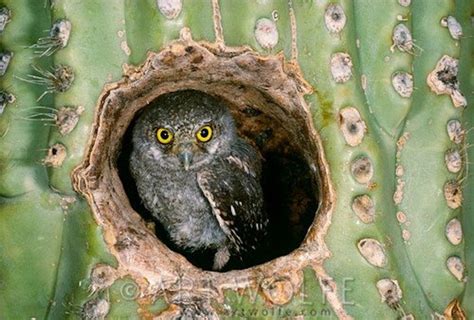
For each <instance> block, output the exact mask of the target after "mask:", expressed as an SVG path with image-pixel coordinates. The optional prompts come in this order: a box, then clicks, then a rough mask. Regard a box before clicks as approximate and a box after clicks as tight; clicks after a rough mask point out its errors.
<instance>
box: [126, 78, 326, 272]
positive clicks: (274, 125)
mask: <svg viewBox="0 0 474 320" xmlns="http://www.w3.org/2000/svg"><path fill="white" fill-rule="evenodd" d="M203 91H204V90H203ZM239 92H240V93H242V95H240V97H246V98H245V99H232V96H233V95H234V94H236V93H239ZM205 93H207V94H210V95H212V96H214V97H215V98H217V99H220V100H221V101H222V102H223V103H224V104H225V105H227V106H228V108H229V109H230V111H231V113H232V115H233V118H234V120H235V124H236V126H237V129H238V133H239V135H240V136H241V137H242V138H244V139H245V140H247V141H248V142H249V143H251V144H252V145H253V146H254V147H255V148H256V149H257V150H258V151H259V152H260V154H261V156H262V159H263V160H262V169H263V170H262V177H261V185H262V189H263V193H264V202H265V210H266V211H267V213H268V217H269V220H270V224H269V230H268V233H269V236H268V241H267V244H266V245H265V246H264V248H263V249H262V251H260V252H257V253H256V254H254V255H253V256H249V257H246V259H245V260H244V261H240V260H237V259H232V260H231V261H230V263H229V264H228V265H227V266H226V267H225V268H224V269H223V270H222V271H227V270H233V269H243V268H248V267H252V266H255V265H258V264H261V263H264V262H266V261H270V260H272V259H274V258H277V257H280V256H284V255H286V254H288V253H290V252H291V251H293V250H294V249H296V248H298V247H299V246H300V245H301V243H302V242H303V240H304V238H305V236H306V234H307V232H308V230H309V228H310V226H311V224H312V223H313V221H314V219H315V214H316V212H317V210H318V207H319V203H320V199H319V195H320V193H321V192H320V187H319V183H318V182H319V181H320V177H319V173H318V170H317V169H316V168H317V166H316V162H317V161H316V159H317V156H316V154H315V152H316V149H315V147H314V145H315V144H314V141H312V139H311V137H310V134H309V128H308V125H307V121H306V119H305V118H304V116H303V115H302V113H301V112H295V111H294V110H293V111H291V106H280V105H278V104H277V103H276V102H275V101H273V100H272V99H271V97H269V96H267V95H266V94H265V93H263V92H260V91H258V90H256V89H254V88H251V87H246V86H238V87H233V88H222V90H219V91H218V93H217V92H209V90H206V92H205ZM145 107H146V106H145ZM139 114H140V112H137V114H136V115H135V118H134V119H133V120H132V121H131V123H130V125H129V127H128V129H127V131H126V133H125V135H124V137H123V139H122V147H121V150H120V153H119V155H118V158H117V168H118V173H119V176H120V179H121V181H122V183H123V187H124V190H125V192H126V194H127V196H128V198H129V201H130V204H131V206H132V208H133V209H134V210H135V211H136V212H138V213H139V214H140V215H141V216H142V217H143V219H144V220H145V221H146V222H147V225H148V226H149V227H150V228H152V229H153V231H154V232H155V234H156V236H157V237H158V238H159V239H160V240H161V241H162V242H163V243H165V244H166V245H167V246H168V247H169V248H170V249H171V250H173V251H175V252H178V253H180V254H182V255H183V256H185V257H186V258H187V259H188V261H190V262H191V263H192V264H193V265H195V266H197V267H199V268H202V269H205V270H211V268H212V261H213V259H212V258H213V254H214V253H215V252H194V253H189V252H185V251H181V250H180V249H179V248H177V247H176V246H174V245H173V243H172V242H171V241H170V240H169V238H168V236H167V234H166V232H165V230H164V228H163V227H162V226H161V225H160V223H159V222H158V221H157V220H156V219H154V218H153V216H152V215H151V213H150V212H148V210H147V209H146V208H145V207H144V206H143V205H142V202H141V199H140V197H139V195H138V192H137V188H136V185H135V182H134V179H133V178H132V176H131V173H130V171H129V165H128V163H129V158H130V154H131V151H132V143H131V136H132V128H133V125H134V123H135V121H136V119H137V117H138V116H139Z"/></svg>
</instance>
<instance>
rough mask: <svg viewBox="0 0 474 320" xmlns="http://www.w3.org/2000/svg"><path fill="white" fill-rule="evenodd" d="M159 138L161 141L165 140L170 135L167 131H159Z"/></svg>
mask: <svg viewBox="0 0 474 320" xmlns="http://www.w3.org/2000/svg"><path fill="white" fill-rule="evenodd" d="M160 136H161V139H163V140H166V139H168V138H169V137H170V134H169V133H168V131H161V133H160Z"/></svg>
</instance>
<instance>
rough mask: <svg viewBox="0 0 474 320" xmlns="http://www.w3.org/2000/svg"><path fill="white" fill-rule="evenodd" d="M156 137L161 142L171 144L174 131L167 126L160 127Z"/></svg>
mask: <svg viewBox="0 0 474 320" xmlns="http://www.w3.org/2000/svg"><path fill="white" fill-rule="evenodd" d="M156 138H157V139H158V142H159V143H161V144H169V143H171V141H173V133H172V132H171V131H170V130H168V129H166V128H160V129H158V131H156Z"/></svg>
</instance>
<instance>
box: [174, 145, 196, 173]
mask: <svg viewBox="0 0 474 320" xmlns="http://www.w3.org/2000/svg"><path fill="white" fill-rule="evenodd" d="M177 151H178V158H179V160H180V161H181V163H182V164H183V167H184V170H188V169H189V167H190V166H191V164H192V163H193V152H192V145H191V144H188V143H183V144H181V145H178V150H177Z"/></svg>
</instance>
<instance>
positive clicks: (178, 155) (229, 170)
mask: <svg viewBox="0 0 474 320" xmlns="http://www.w3.org/2000/svg"><path fill="white" fill-rule="evenodd" d="M132 143H133V150H132V153H131V157H130V169H131V170H130V171H131V173H132V176H133V178H134V179H135V182H136V185H137V189H138V194H139V196H140V198H141V200H142V202H143V204H144V205H145V207H146V208H147V209H148V210H149V211H150V212H151V214H152V215H153V216H154V217H155V218H156V219H157V220H158V221H159V222H160V223H161V225H162V226H163V227H164V229H165V230H166V232H167V233H168V235H169V238H170V239H171V241H172V242H173V243H174V245H176V246H177V247H178V248H179V249H181V250H183V251H185V252H191V253H192V252H196V251H200V250H209V249H210V250H212V252H213V255H214V260H213V269H214V270H220V269H222V268H223V267H224V266H225V265H226V264H227V262H228V261H229V259H230V258H231V257H237V258H240V259H241V258H242V257H243V256H245V255H246V254H248V253H251V252H254V251H255V250H257V249H258V247H259V245H261V243H262V241H263V240H264V238H265V237H266V230H267V225H268V219H267V217H266V215H265V212H264V210H263V195H262V188H261V185H260V171H261V161H260V157H259V155H258V154H257V152H256V151H255V150H254V148H253V147H252V146H251V145H250V144H248V143H247V142H246V141H245V140H243V139H242V138H240V137H239V136H238V135H237V131H236V127H235V124H234V121H233V118H232V116H231V114H230V112H229V110H228V108H227V107H226V106H225V105H224V104H223V103H222V102H220V101H218V100H216V99H215V98H213V97H211V96H209V95H207V94H205V93H202V92H199V91H193V90H185V91H178V92H174V93H169V94H166V95H163V96H160V97H159V98H158V99H156V100H155V101H154V102H152V103H151V104H150V105H149V106H147V107H146V108H145V110H144V111H143V113H142V114H141V115H140V116H139V117H138V119H137V121H136V123H135V125H134V127H133V137H132Z"/></svg>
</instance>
